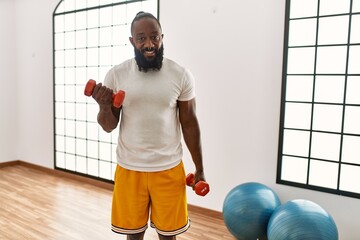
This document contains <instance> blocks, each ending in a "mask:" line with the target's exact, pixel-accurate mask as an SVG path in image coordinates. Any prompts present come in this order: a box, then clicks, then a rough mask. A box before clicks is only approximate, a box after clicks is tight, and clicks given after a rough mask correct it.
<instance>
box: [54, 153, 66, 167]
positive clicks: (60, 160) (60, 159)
mask: <svg viewBox="0 0 360 240" xmlns="http://www.w3.org/2000/svg"><path fill="white" fill-rule="evenodd" d="M55 155H56V166H57V167H59V168H65V156H64V153H62V152H56V154H55Z"/></svg>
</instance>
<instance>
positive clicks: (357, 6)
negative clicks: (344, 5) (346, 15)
mask: <svg viewBox="0 0 360 240" xmlns="http://www.w3.org/2000/svg"><path fill="white" fill-rule="evenodd" d="M352 12H353V13H355V12H360V0H353V3H352Z"/></svg>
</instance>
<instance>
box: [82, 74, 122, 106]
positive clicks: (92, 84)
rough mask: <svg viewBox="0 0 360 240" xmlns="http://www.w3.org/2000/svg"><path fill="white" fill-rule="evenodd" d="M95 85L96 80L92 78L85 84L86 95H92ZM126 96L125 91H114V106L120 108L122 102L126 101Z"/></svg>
mask: <svg viewBox="0 0 360 240" xmlns="http://www.w3.org/2000/svg"><path fill="white" fill-rule="evenodd" d="M95 86H96V81H95V80H93V79H90V80H89V81H88V82H87V83H86V86H85V90H84V94H85V96H88V97H90V96H91V95H92V93H93V91H94V88H95ZM124 98H125V92H124V91H122V90H120V91H118V92H117V93H116V94H114V93H113V95H112V100H113V105H114V107H116V108H120V107H121V105H122V103H123V102H124Z"/></svg>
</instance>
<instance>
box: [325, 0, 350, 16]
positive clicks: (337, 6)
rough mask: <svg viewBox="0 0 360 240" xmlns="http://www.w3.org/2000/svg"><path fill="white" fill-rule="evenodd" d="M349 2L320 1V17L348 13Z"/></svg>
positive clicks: (342, 0) (347, 0) (336, 0)
mask: <svg viewBox="0 0 360 240" xmlns="http://www.w3.org/2000/svg"><path fill="white" fill-rule="evenodd" d="M349 10H350V0H320V15H330V14H339V13H348V12H349Z"/></svg>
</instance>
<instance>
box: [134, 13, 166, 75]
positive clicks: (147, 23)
mask: <svg viewBox="0 0 360 240" xmlns="http://www.w3.org/2000/svg"><path fill="white" fill-rule="evenodd" d="M162 38H163V34H162V32H161V29H160V26H159V25H158V23H157V21H156V20H155V19H152V18H147V17H145V18H142V19H140V20H138V21H136V22H134V25H133V31H132V37H130V42H131V44H132V45H133V46H134V51H135V59H136V62H137V64H138V66H139V69H140V70H145V71H147V70H148V69H160V68H161V66H162V60H163V52H164V48H163V44H162Z"/></svg>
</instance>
